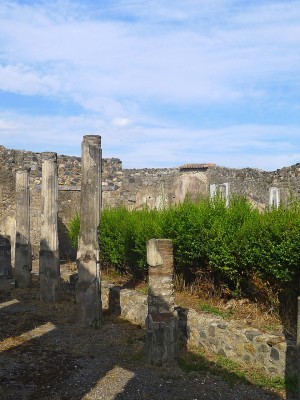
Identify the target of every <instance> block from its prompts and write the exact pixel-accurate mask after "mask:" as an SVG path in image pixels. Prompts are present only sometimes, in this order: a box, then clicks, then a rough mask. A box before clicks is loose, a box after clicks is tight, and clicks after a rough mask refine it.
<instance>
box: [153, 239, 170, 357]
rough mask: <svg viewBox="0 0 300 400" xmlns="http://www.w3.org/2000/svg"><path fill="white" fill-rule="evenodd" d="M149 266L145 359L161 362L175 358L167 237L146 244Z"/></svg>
mask: <svg viewBox="0 0 300 400" xmlns="http://www.w3.org/2000/svg"><path fill="white" fill-rule="evenodd" d="M147 262H148V265H149V290H148V316H147V319H146V331H147V332H146V348H147V355H148V360H149V362H150V363H152V364H155V365H164V364H166V363H168V362H170V361H172V360H173V359H174V356H175V351H176V348H177V317H176V316H175V315H174V287H173V244H172V241H171V240H168V239H151V240H149V241H148V243H147Z"/></svg>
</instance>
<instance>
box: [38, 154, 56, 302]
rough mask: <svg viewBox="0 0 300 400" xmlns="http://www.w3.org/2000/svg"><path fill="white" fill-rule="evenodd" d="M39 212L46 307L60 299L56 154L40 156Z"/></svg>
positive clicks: (42, 287) (42, 299)
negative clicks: (40, 199)
mask: <svg viewBox="0 0 300 400" xmlns="http://www.w3.org/2000/svg"><path fill="white" fill-rule="evenodd" d="M42 160H43V164H42V210H41V241H40V253H39V276H40V298H41V301H44V302H46V303H48V302H56V301H58V300H59V297H60V265H59V250H58V226H57V224H58V221H57V214H58V184H57V154H56V153H42Z"/></svg>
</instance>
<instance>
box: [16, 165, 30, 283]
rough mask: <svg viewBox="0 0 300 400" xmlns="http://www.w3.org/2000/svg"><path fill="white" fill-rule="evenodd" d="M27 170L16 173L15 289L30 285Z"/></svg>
mask: <svg viewBox="0 0 300 400" xmlns="http://www.w3.org/2000/svg"><path fill="white" fill-rule="evenodd" d="M28 172H29V169H28V168H24V169H20V170H18V171H17V172H16V243H15V271H14V275H15V281H16V287H28V286H30V284H31V269H32V265H31V245H30V209H29V177H28Z"/></svg>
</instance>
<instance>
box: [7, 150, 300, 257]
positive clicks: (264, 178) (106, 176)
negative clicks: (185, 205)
mask: <svg viewBox="0 0 300 400" xmlns="http://www.w3.org/2000/svg"><path fill="white" fill-rule="evenodd" d="M20 166H29V167H30V168H31V171H30V176H29V180H30V195H31V208H30V213H31V241H32V245H33V252H34V256H36V257H37V255H38V247H39V236H40V210H41V197H40V188H41V154H40V153H34V152H30V151H22V150H10V149H6V148H5V147H3V146H0V234H3V235H9V236H11V238H12V257H14V235H15V231H14V221H15V172H16V169H17V168H19V167H20ZM102 169H103V172H102V190H103V194H102V196H103V206H104V207H116V206H120V205H123V206H125V207H127V208H129V209H137V208H141V207H144V206H147V207H150V208H154V207H156V208H161V207H164V206H167V205H170V204H174V203H178V202H181V201H183V200H184V198H185V196H186V195H187V194H188V193H189V194H190V195H191V197H194V198H197V197H199V196H207V195H208V194H209V187H210V185H211V184H223V183H228V187H229V196H230V195H232V194H233V193H236V194H244V195H246V196H247V197H248V198H249V199H250V201H251V202H252V203H253V204H255V205H256V206H257V207H259V208H260V209H263V208H264V207H265V205H266V204H268V203H269V189H270V187H277V188H278V189H279V190H280V198H281V200H283V201H285V200H286V198H287V197H288V195H289V194H290V193H293V194H295V195H296V196H297V197H300V164H296V165H293V166H291V167H287V168H283V169H281V170H277V171H274V172H264V171H260V170H257V169H250V168H245V169H231V168H225V167H220V166H215V165H214V164H198V165H197V164H191V165H187V166H184V167H181V168H180V167H177V168H161V169H156V168H153V169H123V168H122V162H121V160H119V159H118V158H110V159H104V160H103V162H102ZM58 183H59V241H60V254H61V257H62V258H66V257H71V256H73V255H74V251H72V249H71V245H70V242H69V239H68V237H67V235H66V225H67V224H68V222H69V221H70V219H71V218H72V217H73V216H74V215H75V214H76V213H77V212H78V211H79V202H80V185H81V159H80V158H79V157H73V156H66V155H59V156H58Z"/></svg>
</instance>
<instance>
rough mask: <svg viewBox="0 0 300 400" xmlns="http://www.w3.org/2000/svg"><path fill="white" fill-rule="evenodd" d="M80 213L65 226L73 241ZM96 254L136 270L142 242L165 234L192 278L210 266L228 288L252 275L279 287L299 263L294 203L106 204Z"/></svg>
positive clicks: (181, 270) (291, 279)
mask: <svg viewBox="0 0 300 400" xmlns="http://www.w3.org/2000/svg"><path fill="white" fill-rule="evenodd" d="M79 226H80V221H79V216H78V215H76V216H75V217H74V218H73V220H72V221H71V222H70V224H69V227H68V233H69V236H70V238H71V240H72V244H73V246H74V247H76V245H77V235H78V232H79ZM100 227H101V228H100V243H101V252H100V254H101V259H102V262H104V263H106V264H107V265H110V266H112V267H114V268H115V269H117V270H120V271H129V272H130V273H132V274H133V275H135V276H140V277H141V276H144V275H145V274H146V272H147V263H146V242H147V241H148V240H149V239H151V238H169V239H172V240H173V244H174V260H175V268H176V272H177V273H178V274H180V275H181V276H183V277H184V279H185V280H186V281H187V282H191V281H192V280H193V279H194V278H195V277H196V276H197V275H199V273H200V274H201V272H205V271H210V273H212V274H213V276H214V279H215V281H216V282H223V283H225V284H226V285H227V286H228V287H229V288H230V290H231V291H232V292H234V291H235V292H240V293H243V292H245V291H247V290H249V285H250V282H251V280H252V278H253V276H254V275H255V276H258V277H259V278H260V279H262V280H264V281H265V282H269V283H270V284H271V285H275V286H276V287H277V288H279V289H280V288H283V287H286V286H287V285H290V284H294V283H295V282H297V278H298V276H299V266H300V203H299V202H298V201H295V200H293V201H291V202H290V203H289V204H288V205H287V206H285V207H279V209H274V208H271V209H267V210H266V211H265V212H262V213H260V212H259V211H258V210H256V209H254V208H253V207H252V206H251V205H250V203H249V202H248V201H247V199H246V198H244V197H232V198H231V202H230V206H229V207H226V205H225V202H224V200H223V199H222V198H218V197H217V198H215V199H214V200H213V201H210V200H208V199H206V200H202V201H198V202H192V201H191V200H189V199H187V200H186V201H185V202H183V203H182V204H179V205H176V206H172V207H170V208H169V209H165V210H162V211H158V210H148V209H143V210H136V211H129V210H127V209H125V208H116V209H105V210H103V211H102V216H101V224H100Z"/></svg>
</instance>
